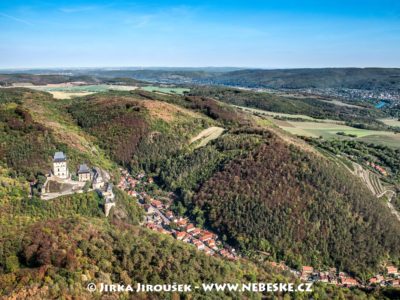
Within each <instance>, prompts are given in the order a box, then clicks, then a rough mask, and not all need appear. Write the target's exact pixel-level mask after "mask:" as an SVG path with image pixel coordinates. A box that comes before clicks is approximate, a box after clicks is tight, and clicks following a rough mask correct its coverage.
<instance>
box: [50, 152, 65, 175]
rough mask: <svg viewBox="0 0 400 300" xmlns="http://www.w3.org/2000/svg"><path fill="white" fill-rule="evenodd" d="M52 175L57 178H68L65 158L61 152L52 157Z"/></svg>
mask: <svg viewBox="0 0 400 300" xmlns="http://www.w3.org/2000/svg"><path fill="white" fill-rule="evenodd" d="M53 174H54V176H57V177H58V178H62V179H67V178H69V171H68V166H67V157H66V156H65V154H64V153H63V152H56V153H55V154H54V157H53Z"/></svg>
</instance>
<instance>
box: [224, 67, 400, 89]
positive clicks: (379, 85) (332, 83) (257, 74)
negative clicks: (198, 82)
mask: <svg viewBox="0 0 400 300" xmlns="http://www.w3.org/2000/svg"><path fill="white" fill-rule="evenodd" d="M216 82H218V83H223V84H227V85H238V86H248V87H269V88H288V89H302V88H322V89H325V88H348V89H365V90H374V89H380V90H399V89H400V70H399V69H395V68H393V69H390V68H386V69H385V68H321V69H282V70H239V71H233V72H229V73H225V74H222V75H221V76H219V77H218V78H216Z"/></svg>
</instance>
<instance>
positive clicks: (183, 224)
mask: <svg viewBox="0 0 400 300" xmlns="http://www.w3.org/2000/svg"><path fill="white" fill-rule="evenodd" d="M187 223H188V220H187V219H183V218H181V219H180V220H178V221H177V225H178V226H179V227H181V228H185V227H186V225H187Z"/></svg>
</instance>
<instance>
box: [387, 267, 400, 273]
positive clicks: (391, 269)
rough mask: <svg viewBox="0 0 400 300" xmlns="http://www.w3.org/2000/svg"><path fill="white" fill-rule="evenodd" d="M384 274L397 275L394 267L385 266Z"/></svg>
mask: <svg viewBox="0 0 400 300" xmlns="http://www.w3.org/2000/svg"><path fill="white" fill-rule="evenodd" d="M386 272H387V274H388V275H397V274H399V272H398V270H397V268H396V267H395V266H387V267H386Z"/></svg>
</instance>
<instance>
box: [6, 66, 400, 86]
mask: <svg viewBox="0 0 400 300" xmlns="http://www.w3.org/2000/svg"><path fill="white" fill-rule="evenodd" d="M232 69H233V70H232ZM26 72H27V73H28V74H19V73H18V72H14V73H12V74H9V75H0V84H2V83H3V84H4V83H6V82H9V83H10V82H27V81H33V82H34V83H40V82H41V83H44V82H46V80H47V82H49V83H50V82H61V81H60V80H65V81H87V82H100V81H104V80H105V81H107V80H110V79H112V78H121V77H125V78H133V79H137V80H145V81H153V82H154V81H156V82H168V83H201V84H223V85H233V86H243V87H262V88H273V89H280V88H286V89H309V88H319V89H326V88H336V89H338V88H347V89H361V90H381V91H399V90H400V69H399V68H320V69H310V68H307V69H237V70H235V69H234V68H215V69H212V68H211V69H210V68H193V69H191V68H169V69H168V68H164V69H163V68H159V69H157V68H152V69H143V70H138V69H134V68H133V69H129V68H127V69H121V70H107V69H101V68H99V69H89V70H79V69H77V70H31V71H29V70H27V71H26ZM60 72H64V73H68V74H71V76H70V75H68V76H65V75H57V74H60ZM32 73H34V74H53V76H54V77H53V78H51V76H47V75H46V76H35V75H30V74H32ZM72 75H74V76H75V78H74V76H72ZM38 80H39V81H38Z"/></svg>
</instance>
